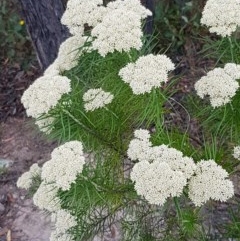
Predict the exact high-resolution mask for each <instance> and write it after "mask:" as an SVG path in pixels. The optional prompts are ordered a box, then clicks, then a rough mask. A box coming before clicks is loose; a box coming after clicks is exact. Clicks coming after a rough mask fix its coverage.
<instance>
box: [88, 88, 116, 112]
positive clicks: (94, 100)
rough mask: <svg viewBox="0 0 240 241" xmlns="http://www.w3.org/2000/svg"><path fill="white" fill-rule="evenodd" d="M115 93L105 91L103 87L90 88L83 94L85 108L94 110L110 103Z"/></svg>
mask: <svg viewBox="0 0 240 241" xmlns="http://www.w3.org/2000/svg"><path fill="white" fill-rule="evenodd" d="M113 97H114V96H113V95H112V94H111V93H110V92H106V91H104V90H103V89H102V88H98V89H89V90H88V91H87V92H85V93H84V95H83V101H84V102H85V103H84V108H85V110H86V111H94V110H95V109H98V108H102V107H104V106H105V105H107V104H110V103H111V102H112V100H113Z"/></svg>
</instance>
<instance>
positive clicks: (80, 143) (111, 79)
mask: <svg viewBox="0 0 240 241" xmlns="http://www.w3.org/2000/svg"><path fill="white" fill-rule="evenodd" d="M211 3H214V4H215V3H216V1H213V0H209V1H208V2H207V5H206V7H205V10H204V13H203V20H202V22H203V23H205V21H206V20H204V19H205V18H206V16H208V15H209V14H210V13H208V9H209V8H210V7H209V5H210V4H211ZM214 6H215V5H214ZM220 7H223V4H222V3H221V4H220ZM80 13H82V14H80ZM151 14H152V13H151V12H150V11H149V10H148V9H146V8H145V7H143V6H142V5H141V3H140V1H138V0H124V1H120V0H116V1H114V2H110V3H109V4H107V5H106V6H105V5H103V2H102V1H101V0H90V1H83V0H82V1H79V0H78V1H76V0H69V1H68V4H67V10H66V12H65V13H64V15H63V17H62V20H61V21H62V23H63V24H65V25H66V26H67V27H68V28H69V30H70V32H71V33H72V35H73V36H72V37H70V38H69V39H67V40H66V41H65V42H64V43H63V44H62V45H61V47H60V49H59V53H58V57H57V59H56V60H55V62H54V63H53V64H52V65H51V66H49V68H48V69H47V70H46V71H45V73H44V75H43V77H40V78H39V79H37V80H36V81H35V82H34V83H33V84H32V85H31V86H30V87H29V89H27V90H26V92H25V93H24V95H23V97H22V103H23V105H24V106H25V108H26V110H27V114H28V115H29V116H32V117H34V118H35V119H36V123H37V125H38V126H39V127H40V130H41V131H43V132H45V134H46V135H49V136H51V137H53V138H56V139H58V140H59V142H60V143H64V144H62V145H60V146H59V147H58V148H56V149H55V150H53V152H52V155H51V159H50V160H49V161H46V162H45V163H44V165H43V166H42V168H41V170H39V169H38V171H37V175H39V178H40V180H41V184H40V185H39V186H38V189H37V190H36V192H35V194H34V196H33V201H34V203H35V205H37V206H38V207H39V208H41V209H44V210H47V211H49V212H51V215H52V219H53V223H54V230H53V232H52V235H51V237H50V240H51V241H55V240H89V239H93V238H94V236H95V235H96V234H98V233H99V232H104V230H106V225H108V226H109V225H110V227H112V226H111V225H113V223H115V222H118V223H119V224H120V229H121V233H122V234H121V235H122V238H123V239H122V240H144V239H142V237H145V236H144V235H146V233H147V232H150V233H151V232H152V233H153V229H152V228H153V227H154V226H155V223H154V222H157V223H159V219H160V218H161V217H162V216H161V215H162V213H161V214H160V213H159V210H164V206H166V205H167V204H168V203H169V202H171V199H172V198H173V199H174V203H175V207H176V211H177V214H178V217H179V219H183V217H184V215H183V214H182V211H181V208H180V205H179V202H178V200H185V199H186V198H188V199H187V200H188V201H187V203H189V202H191V204H190V207H191V208H192V209H194V207H192V204H194V205H195V206H196V207H199V206H202V205H203V204H205V203H207V202H208V201H209V200H212V201H227V200H228V199H229V198H231V197H233V195H234V187H233V183H232V181H231V180H230V179H228V177H229V175H228V172H227V171H226V170H225V169H224V168H223V167H222V166H221V165H220V163H219V162H221V161H222V160H219V157H218V156H217V155H215V152H216V148H215V146H214V148H212V149H213V150H212V149H211V150H210V151H209V149H208V148H207V147H206V146H205V147H201V148H202V149H200V150H199V148H198V147H196V146H194V145H192V144H190V143H189V139H190V138H189V139H188V135H187V133H186V132H185V133H182V132H181V131H179V132H178V131H175V132H174V130H169V129H167V127H166V126H165V113H166V112H167V111H168V109H167V108H166V105H167V103H168V101H169V99H170V98H171V99H172V97H171V95H172V93H171V91H169V89H168V87H166V86H167V85H168V84H171V77H170V76H171V75H170V74H171V73H170V71H173V70H174V68H175V64H174V63H173V62H172V60H171V59H170V58H169V57H168V56H166V55H165V54H152V53H149V45H150V43H149V42H148V40H147V38H145V36H144V34H143V31H142V25H143V23H144V19H145V18H146V17H147V16H150V15H151ZM231 16H232V15H231ZM221 17H222V18H223V20H222V21H221ZM218 20H219V22H220V23H216V25H217V26H218V27H219V26H220V27H221V26H225V25H226V22H224V21H225V20H224V16H222V15H219V18H218ZM232 22H233V20H231V21H230V23H232ZM86 24H88V27H89V28H87V29H88V30H86V29H84V27H85V26H86ZM211 24H212V23H211ZM211 24H209V25H210V26H213V25H211ZM220 27H219V28H220ZM234 29H235V28H234ZM221 31H222V32H221V34H222V35H223V36H225V35H229V34H230V32H229V31H228V29H226V30H224V29H223V28H221ZM223 31H225V32H224V33H223ZM219 33H220V32H219ZM239 78H240V69H239V63H227V64H226V65H225V67H224V68H215V69H214V70H212V71H210V72H208V74H207V76H204V77H202V78H201V79H200V80H199V81H198V82H197V83H196V84H195V89H196V91H197V95H198V96H200V97H201V98H204V96H209V98H210V102H211V105H212V106H210V107H206V108H203V110H204V111H205V110H207V109H208V108H211V113H210V114H209V116H208V118H209V119H211V118H214V115H215V116H216V113H218V112H216V111H218V110H220V112H219V113H220V114H221V113H222V112H221V110H222V109H221V108H225V109H224V111H225V112H224V116H223V117H224V118H222V119H221V121H220V122H219V123H220V124H218V123H217V124H216V125H217V131H216V132H214V131H212V129H211V128H209V130H207V134H209V132H210V131H211V132H210V135H213V136H214V137H216V138H218V137H219V136H218V133H221V134H222V132H221V130H220V129H221V128H222V126H223V125H225V126H227V125H229V122H228V120H229V119H227V117H226V116H228V115H227V113H233V112H234V102H235V101H236V99H237V98H239V93H238V87H239V84H238V79H239ZM163 85H164V86H163ZM198 101H199V100H198ZM238 103H239V102H238ZM231 104H233V105H231ZM196 106H197V105H196ZM212 107H214V108H212ZM218 108H219V109H218ZM184 110H185V111H186V109H185V108H184ZM214 111H215V112H214ZM227 111H228V112H227ZM235 112H236V111H235ZM235 112H234V113H235ZM199 114H201V112H200V111H199ZM225 117H226V118H225ZM231 121H232V119H231ZM216 125H215V126H216ZM231 126H234V128H235V126H237V125H236V122H234V121H232V122H231ZM210 127H212V126H210ZM213 129H214V128H213ZM233 132H234V129H233V131H232V133H233ZM236 133H237V132H236ZM206 136H207V135H206ZM230 140H231V142H230ZM237 140H238V139H235V138H233V137H229V138H225V139H224V141H223V143H224V145H223V147H224V148H226V146H228V147H230V144H229V143H232V142H234V143H235V144H236V147H235V149H234V157H235V158H237V159H238V158H239V148H238V147H237V145H238V143H237ZM220 143H221V142H220ZM206 145H207V143H206ZM217 147H218V146H217ZM211 151H212V153H213V154H212V153H211ZM209 153H210V154H209ZM226 153H227V152H226ZM215 157H216V159H217V160H213V159H215ZM221 157H223V158H225V157H229V156H227V154H225V155H223V156H221ZM215 161H218V162H217V163H216V162H215ZM223 164H224V163H223ZM32 183H33V181H32V169H30V171H29V172H28V173H25V174H23V176H22V177H20V179H19V181H18V186H19V187H22V188H26V189H29V188H30V186H31V185H32ZM184 197H185V198H184ZM186 205H187V204H186ZM188 205H189V204H188ZM194 210H198V209H197V208H195V209H194ZM162 212H163V211H162ZM149 213H151V214H152V213H154V215H155V216H154V218H153V219H148V218H149V216H148V215H149ZM149 220H151V221H149ZM131 222H132V223H134V225H135V226H134V225H132V224H130V223H131ZM144 222H145V223H150V224H149V227H148V229H146V227H145V228H144ZM186 223H187V222H186V221H185V220H182V223H181V225H185V224H186ZM127 224H128V225H127ZM151 224H152V225H151ZM136 225H137V228H136ZM136 229H137V230H138V231H136ZM141 230H142V231H141ZM144 231H146V233H145V234H144V235H143V234H142V233H141V232H144ZM136 232H137V234H136ZM152 236H153V238H156V237H157V234H156V235H155V234H154V235H152ZM154 240H155V239H154Z"/></svg>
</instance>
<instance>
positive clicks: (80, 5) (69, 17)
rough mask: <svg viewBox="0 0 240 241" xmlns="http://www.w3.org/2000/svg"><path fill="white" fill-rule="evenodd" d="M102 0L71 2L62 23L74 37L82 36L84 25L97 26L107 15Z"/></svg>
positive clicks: (76, 0)
mask: <svg viewBox="0 0 240 241" xmlns="http://www.w3.org/2000/svg"><path fill="white" fill-rule="evenodd" d="M102 4H103V1H102V0H87V1H85V0H69V1H68V2H67V8H66V11H65V12H64V14H63V16H62V19H61V22H62V24H64V25H66V26H67V27H68V29H69V31H70V33H72V34H73V35H82V34H83V33H84V25H85V24H88V25H89V26H92V27H94V26H96V25H97V24H98V23H99V22H100V21H101V20H102V18H103V16H104V15H105V13H106V11H107V9H106V8H105V7H104V6H102Z"/></svg>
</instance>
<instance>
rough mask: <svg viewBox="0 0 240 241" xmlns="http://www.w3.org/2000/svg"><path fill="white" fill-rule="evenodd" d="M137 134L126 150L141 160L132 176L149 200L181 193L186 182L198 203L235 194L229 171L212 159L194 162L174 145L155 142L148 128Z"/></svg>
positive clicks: (136, 132) (136, 187)
mask: <svg viewBox="0 0 240 241" xmlns="http://www.w3.org/2000/svg"><path fill="white" fill-rule="evenodd" d="M134 136H135V138H134V139H133V140H131V142H130V144H129V148H128V152H127V154H128V157H129V158H130V159H131V160H138V161H139V162H138V163H137V164H135V165H134V167H133V169H132V172H131V180H132V181H134V182H135V190H136V191H137V193H138V194H139V195H141V196H143V197H145V198H146V199H147V201H148V202H149V203H151V204H158V205H162V204H164V202H165V201H166V199H167V198H168V197H174V196H179V195H180V194H181V193H182V191H183V188H184V186H186V185H187V184H188V185H189V198H190V199H191V200H192V201H193V203H194V204H195V205H196V206H200V205H202V204H203V203H205V202H206V201H208V200H209V199H213V200H220V201H226V200H227V199H228V198H230V197H232V196H233V195H234V189H233V184H232V182H231V181H230V180H228V179H226V178H227V177H228V173H227V172H226V171H225V170H224V169H223V168H222V167H221V166H219V165H217V164H216V163H215V162H214V161H213V160H208V161H201V162H199V163H197V164H195V163H194V161H193V159H192V158H190V157H183V154H182V152H180V151H178V150H176V149H174V148H169V147H167V146H166V145H160V146H152V143H151V142H150V133H149V131H148V130H142V129H140V130H136V131H135V132H134ZM239 149H240V148H239ZM239 149H238V151H239Z"/></svg>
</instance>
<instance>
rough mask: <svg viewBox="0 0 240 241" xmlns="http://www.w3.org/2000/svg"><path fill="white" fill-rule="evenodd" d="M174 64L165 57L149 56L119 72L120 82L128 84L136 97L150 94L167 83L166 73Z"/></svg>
mask: <svg viewBox="0 0 240 241" xmlns="http://www.w3.org/2000/svg"><path fill="white" fill-rule="evenodd" d="M173 69H174V64H173V63H172V61H171V60H170V59H169V58H168V57H167V56H166V55H160V54H159V55H153V54H149V55H146V56H142V57H140V58H139V59H138V60H137V61H136V62H135V63H129V64H127V66H125V67H124V68H122V69H121V70H120V71H119V76H120V77H121V78H122V80H123V81H124V82H125V83H127V84H129V85H130V87H131V89H132V91H133V93H134V94H136V95H139V94H144V93H150V92H151V91H152V89H153V88H158V87H161V85H162V83H166V82H167V81H168V72H169V71H171V70H173Z"/></svg>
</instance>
